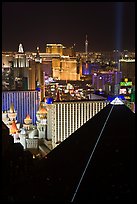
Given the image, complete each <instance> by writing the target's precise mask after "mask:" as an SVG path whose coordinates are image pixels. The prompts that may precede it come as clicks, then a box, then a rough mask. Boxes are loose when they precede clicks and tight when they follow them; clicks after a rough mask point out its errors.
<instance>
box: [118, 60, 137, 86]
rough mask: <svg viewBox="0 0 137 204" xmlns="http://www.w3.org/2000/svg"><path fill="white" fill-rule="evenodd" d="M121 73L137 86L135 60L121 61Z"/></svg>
mask: <svg viewBox="0 0 137 204" xmlns="http://www.w3.org/2000/svg"><path fill="white" fill-rule="evenodd" d="M119 63H120V71H121V72H122V76H123V78H128V79H130V80H131V81H132V83H133V85H135V59H120V60H119Z"/></svg>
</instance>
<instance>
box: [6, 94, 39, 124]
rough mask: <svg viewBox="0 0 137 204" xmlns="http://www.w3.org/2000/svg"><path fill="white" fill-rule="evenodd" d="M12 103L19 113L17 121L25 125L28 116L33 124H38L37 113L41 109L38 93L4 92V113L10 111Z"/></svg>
mask: <svg viewBox="0 0 137 204" xmlns="http://www.w3.org/2000/svg"><path fill="white" fill-rule="evenodd" d="M11 103H13V104H14V108H15V110H16V111H17V121H18V122H19V123H21V124H23V123H24V118H25V117H26V115H27V114H29V115H30V117H31V118H32V122H33V124H35V123H36V112H37V110H38V107H39V93H38V91H30V90H29V91H3V92H2V111H7V110H9V109H10V105H11Z"/></svg>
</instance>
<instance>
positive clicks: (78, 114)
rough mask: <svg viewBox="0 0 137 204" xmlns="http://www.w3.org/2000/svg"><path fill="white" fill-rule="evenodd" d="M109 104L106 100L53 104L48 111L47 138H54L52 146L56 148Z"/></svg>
mask: <svg viewBox="0 0 137 204" xmlns="http://www.w3.org/2000/svg"><path fill="white" fill-rule="evenodd" d="M107 104H108V102H107V101H106V100H104V101H103V100H101V101H100V100H99V101H98V100H97V101H73V102H72V101H70V102H54V103H53V104H51V105H50V108H49V110H48V113H47V139H48V140H52V147H53V148H55V147H56V146H57V145H58V144H59V143H61V142H62V141H63V140H65V139H66V138H67V137H68V136H70V135H71V134H72V133H73V132H75V131H76V130H77V129H78V128H80V127H81V126H82V125H83V124H84V123H86V122H87V121H88V120H89V119H90V118H92V117H93V116H94V115H95V114H97V113H98V112H99V111H100V110H101V109H103V108H104V107H105V106H106V105H107Z"/></svg>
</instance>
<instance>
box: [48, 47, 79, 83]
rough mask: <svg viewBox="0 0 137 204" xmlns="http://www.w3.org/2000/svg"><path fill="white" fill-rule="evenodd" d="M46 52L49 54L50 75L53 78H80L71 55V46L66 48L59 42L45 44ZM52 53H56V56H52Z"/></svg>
mask: <svg viewBox="0 0 137 204" xmlns="http://www.w3.org/2000/svg"><path fill="white" fill-rule="evenodd" d="M46 53H47V54H48V55H49V54H50V55H51V60H52V77H53V78H54V79H57V80H80V73H79V72H78V71H77V60H76V57H74V56H73V52H71V48H70V49H68V50H67V49H66V48H65V47H64V46H63V45H61V44H47V45H46ZM53 54H54V55H55V54H56V57H54V56H52V55H53ZM57 55H58V56H57ZM45 57H46V56H45Z"/></svg>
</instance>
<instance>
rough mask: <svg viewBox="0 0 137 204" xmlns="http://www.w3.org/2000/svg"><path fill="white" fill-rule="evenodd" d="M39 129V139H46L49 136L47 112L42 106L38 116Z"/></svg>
mask: <svg viewBox="0 0 137 204" xmlns="http://www.w3.org/2000/svg"><path fill="white" fill-rule="evenodd" d="M36 117H37V121H36V123H37V129H38V132H39V139H41V138H43V139H45V138H46V136H47V110H46V109H45V108H44V107H43V106H42V104H40V106H39V110H38V111H37V114H36Z"/></svg>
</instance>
